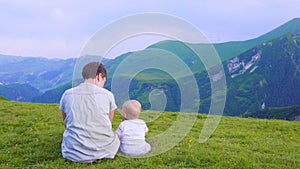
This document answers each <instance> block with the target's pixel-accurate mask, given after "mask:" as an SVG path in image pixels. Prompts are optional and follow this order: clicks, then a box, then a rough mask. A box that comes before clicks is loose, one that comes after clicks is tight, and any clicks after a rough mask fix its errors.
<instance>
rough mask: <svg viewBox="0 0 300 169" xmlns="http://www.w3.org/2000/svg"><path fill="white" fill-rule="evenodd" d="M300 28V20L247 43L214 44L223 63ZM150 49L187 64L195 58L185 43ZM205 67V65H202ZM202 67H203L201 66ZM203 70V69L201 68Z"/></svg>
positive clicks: (160, 45) (291, 21)
mask: <svg viewBox="0 0 300 169" xmlns="http://www.w3.org/2000/svg"><path fill="white" fill-rule="evenodd" d="M299 28H300V18H295V19H292V20H290V21H288V22H286V23H285V24H283V25H281V26H279V27H277V28H275V29H273V30H272V31H270V32H268V33H266V34H263V35H261V36H258V37H257V38H254V39H250V40H246V41H232V42H224V43H216V44H212V45H213V46H214V47H215V49H216V51H217V52H218V54H219V56H220V59H221V60H222V61H225V60H228V59H231V58H233V57H235V56H237V55H239V54H241V53H243V52H245V51H247V50H249V49H251V48H253V47H255V46H257V45H259V44H262V43H264V42H268V41H270V40H272V39H275V38H278V37H280V36H283V35H285V34H287V33H297V32H298V31H299ZM189 45H191V46H192V47H195V48H197V47H205V46H208V45H210V44H189ZM148 48H158V49H163V50H167V51H170V52H172V53H174V54H175V55H177V56H179V57H180V58H181V59H182V60H183V61H185V63H186V64H188V65H191V62H189V60H191V59H192V57H195V56H194V55H195V54H194V53H193V52H192V51H191V49H190V48H189V47H188V46H186V45H185V44H184V43H182V42H180V41H170V40H167V41H162V42H158V43H156V44H153V45H151V46H149V47H148ZM197 64H199V63H197ZM197 64H196V66H195V67H198V69H197V70H198V71H199V65H197ZM202 66H203V65H202ZM200 67H201V66H200ZM201 68H202V67H201ZM191 69H192V70H193V67H191Z"/></svg>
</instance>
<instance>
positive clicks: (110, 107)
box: [60, 62, 120, 162]
mask: <svg viewBox="0 0 300 169" xmlns="http://www.w3.org/2000/svg"><path fill="white" fill-rule="evenodd" d="M82 76H83V79H84V83H81V84H80V85H79V86H77V87H74V88H71V89H69V90H66V91H65V93H64V94H63V96H62V98H61V101H60V109H61V110H62V117H63V121H64V125H65V127H66V130H65V131H64V134H63V140H62V155H63V157H64V158H67V159H69V160H71V161H74V162H94V161H96V160H98V159H102V158H111V159H113V158H114V157H115V155H116V153H117V151H118V149H119V146H120V141H119V139H118V137H117V135H116V134H115V133H114V132H113V130H112V120H113V117H114V110H115V109H116V108H117V106H116V104H115V100H114V96H113V94H112V93H111V92H110V91H108V90H106V89H104V88H103V86H104V83H105V81H106V78H107V71H106V69H105V67H104V66H103V64H100V63H99V62H91V63H88V64H87V65H85V66H84V68H83V70H82Z"/></svg>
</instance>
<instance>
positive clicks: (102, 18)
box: [0, 0, 300, 59]
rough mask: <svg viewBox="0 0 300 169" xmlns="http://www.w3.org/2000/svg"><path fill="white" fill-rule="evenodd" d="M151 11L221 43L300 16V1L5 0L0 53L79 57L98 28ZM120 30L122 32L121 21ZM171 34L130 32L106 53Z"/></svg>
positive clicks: (138, 46) (0, 7)
mask: <svg viewBox="0 0 300 169" xmlns="http://www.w3.org/2000/svg"><path fill="white" fill-rule="evenodd" d="M149 12H154V13H162V14H167V15H172V16H175V17H178V18H181V19H182V20H184V21H186V22H188V23H190V24H192V25H193V26H195V27H196V28H197V29H198V30H200V31H201V32H202V33H203V34H204V35H205V36H206V37H207V39H208V40H209V41H210V42H212V43H220V42H227V41H240V40H248V39H252V38H255V37H258V36H260V35H262V34H264V33H267V32H269V31H271V30H272V29H274V28H276V27H278V26H280V25H282V24H284V23H285V22H287V21H289V20H291V19H293V18H296V17H300V1H299V0H251V1H240V0H186V1H182V0H164V1H161V0H152V1H141V0H118V1H117V0H111V1H104V0H102V1H101V0H89V1H80V0H61V1H59V0H44V1H36V0H26V1H21V0H9V1H8V0H0V21H1V26H0V54H3V55H16V56H33V57H46V58H64V59H65V58H74V57H75V58H76V57H79V55H80V54H81V51H82V49H83V48H84V47H85V45H86V44H87V42H88V41H89V40H90V39H91V38H92V37H93V36H95V34H96V33H97V32H99V30H102V29H103V28H105V27H106V26H108V25H110V24H111V23H114V22H116V21H118V20H120V19H121V18H126V17H128V16H132V15H136V14H141V13H149ZM147 22H148V21H147V20H145V21H144V23H145V24H146V23H147ZM119 30H120V31H122V27H121V26H120V28H119ZM170 31H173V29H172V30H171V29H170ZM168 38H169V37H165V36H158V35H153V36H152V35H139V36H132V37H128V38H127V39H123V40H122V41H120V42H119V43H118V44H115V45H114V46H112V49H113V50H111V51H109V52H108V53H107V56H105V57H108V58H114V57H117V56H118V55H120V54H122V53H126V52H128V51H135V50H142V49H143V48H145V47H147V46H149V45H151V44H153V43H155V42H157V41H161V40H165V39H168Z"/></svg>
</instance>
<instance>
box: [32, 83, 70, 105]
mask: <svg viewBox="0 0 300 169" xmlns="http://www.w3.org/2000/svg"><path fill="white" fill-rule="evenodd" d="M69 88H72V83H71V82H69V83H66V84H64V85H61V86H58V87H56V88H54V89H50V90H48V91H46V92H44V93H43V94H42V95H38V96H36V97H33V98H32V100H31V102H35V103H59V101H60V98H61V96H62V94H63V93H64V92H65V90H67V89H69Z"/></svg>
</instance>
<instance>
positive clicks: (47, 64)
mask: <svg viewBox="0 0 300 169" xmlns="http://www.w3.org/2000/svg"><path fill="white" fill-rule="evenodd" d="M100 58H101V57H100V56H93V55H87V56H82V57H80V58H70V59H47V58H41V57H20V56H9V55H0V82H1V83H3V84H12V83H20V84H25V83H28V84H30V85H31V86H33V87H35V88H37V89H38V90H40V91H42V92H44V91H47V90H49V89H53V88H56V87H58V86H60V85H64V84H66V83H68V82H70V81H71V80H72V78H73V73H74V68H75V67H79V66H80V65H81V62H84V61H99V60H100ZM109 60H110V59H102V60H101V62H102V63H106V62H108V61H109ZM80 73H81V72H80Z"/></svg>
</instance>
